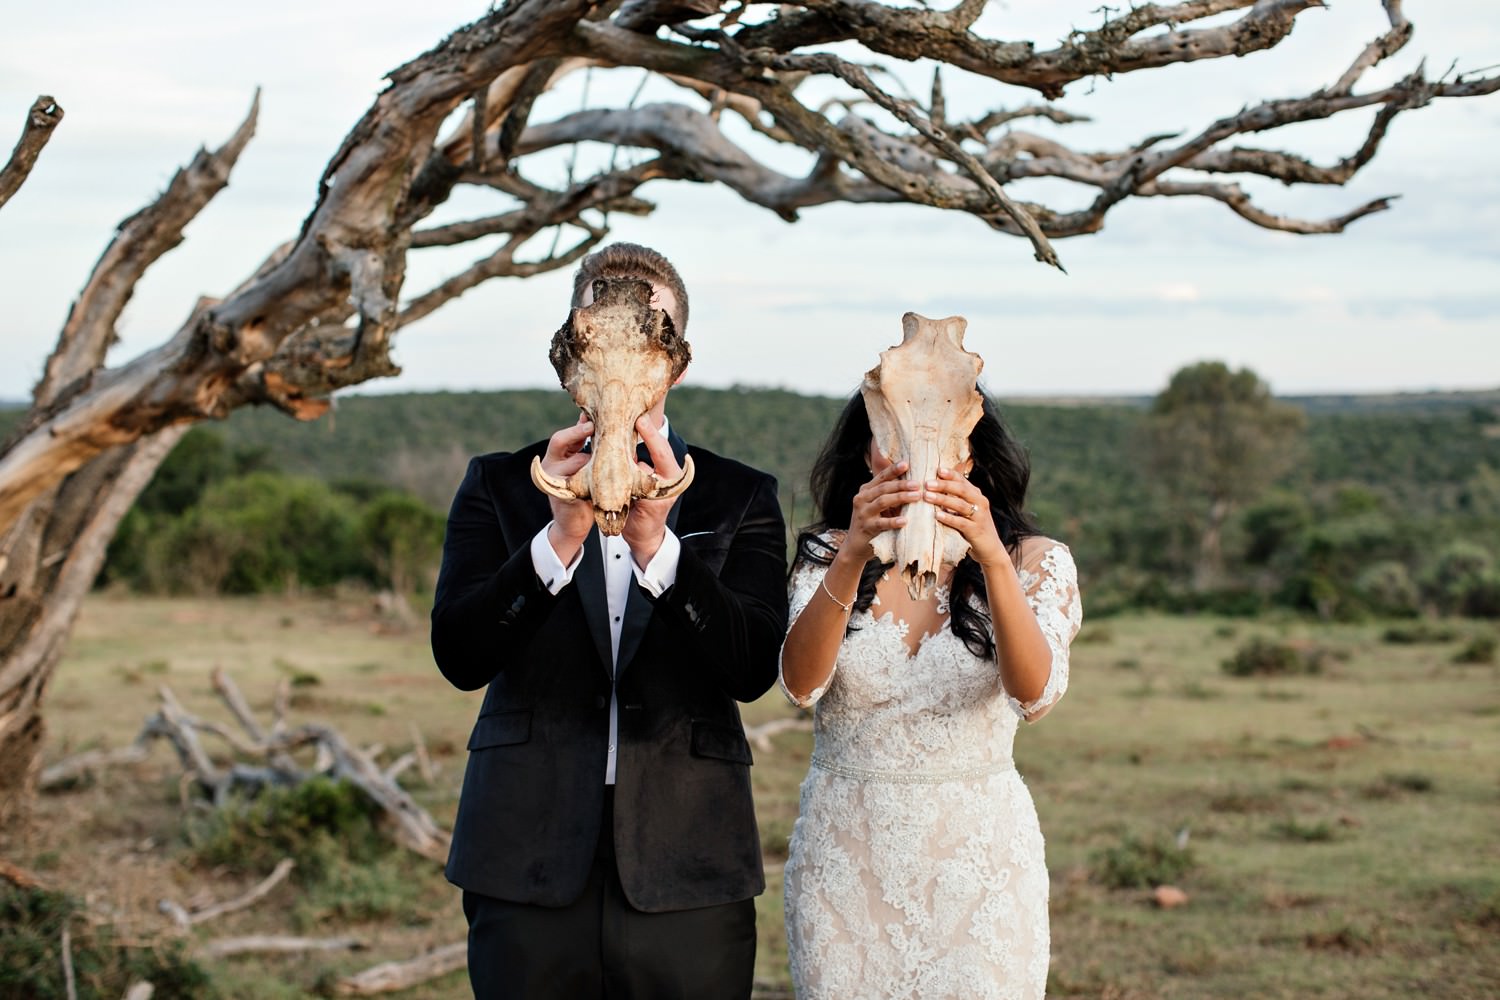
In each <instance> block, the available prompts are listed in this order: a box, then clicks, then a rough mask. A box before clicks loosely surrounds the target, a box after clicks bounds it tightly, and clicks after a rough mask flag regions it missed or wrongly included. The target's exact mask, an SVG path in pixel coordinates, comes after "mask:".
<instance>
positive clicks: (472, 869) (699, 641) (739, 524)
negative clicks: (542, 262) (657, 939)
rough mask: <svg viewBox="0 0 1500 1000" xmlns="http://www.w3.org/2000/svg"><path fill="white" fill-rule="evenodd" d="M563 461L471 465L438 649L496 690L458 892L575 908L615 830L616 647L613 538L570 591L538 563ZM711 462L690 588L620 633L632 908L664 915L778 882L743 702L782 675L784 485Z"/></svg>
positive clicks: (478, 742)
mask: <svg viewBox="0 0 1500 1000" xmlns="http://www.w3.org/2000/svg"><path fill="white" fill-rule="evenodd" d="M672 442H673V448H674V450H675V451H677V453H678V456H679V460H680V459H681V455H682V454H683V453H684V451H685V448H684V446H683V445H682V442H681V440H680V439H678V438H677V437H676V435H675V434H674V435H672ZM545 448H546V443H545V442H539V443H537V444H534V445H532V446H530V447H529V448H526V449H525V450H523V451H518V452H513V453H509V454H494V455H484V456H481V457H479V458H476V459H474V460H473V461H471V462H470V464H469V469H468V473H467V475H466V476H465V477H464V481H463V484H462V485H461V486H460V487H459V489H458V494H457V496H455V497H454V499H453V509H452V511H451V512H450V514H449V515H448V532H447V536H446V538H445V540H444V542H443V565H442V571H441V573H440V574H439V577H438V584H437V594H436V601H435V603H434V605H433V609H432V651H433V655H434V657H435V658H436V660H437V665H438V669H440V670H441V671H442V672H443V676H445V677H447V678H448V680H449V681H451V682H452V683H453V684H454V685H455V686H456V687H458V688H461V689H463V690H466V691H468V690H474V689H477V688H480V687H484V686H485V685H488V686H489V689H488V690H487V691H486V692H485V697H484V704H483V707H482V708H481V710H480V713H479V719H478V721H477V722H476V724H475V726H474V730H473V734H472V735H471V736H470V738H469V764H468V770H467V772H466V773H465V775H464V784H463V793H462V796H461V798H460V800H459V806H458V818H457V820H456V821H455V823H454V828H453V847H452V850H451V852H450V854H449V858H448V867H447V876H448V878H449V880H450V881H452V882H454V883H455V884H457V885H459V886H461V887H463V888H465V889H468V890H471V891H473V892H478V893H482V894H484V895H487V896H493V897H496V898H499V899H506V900H511V901H513V902H521V903H535V904H539V905H543V906H564V905H567V904H568V903H571V902H573V901H574V900H576V899H577V898H578V897H579V896H580V895H581V894H582V892H583V888H584V884H585V880H586V879H587V877H588V873H589V868H590V865H591V864H592V861H593V857H594V850H595V846H596V844H597V841H598V836H599V824H600V821H601V815H602V811H603V799H604V791H603V789H604V766H605V751H606V746H607V741H608V726H609V695H610V636H609V623H608V622H607V621H606V617H607V607H606V598H605V593H604V572H603V566H602V560H601V558H600V548H599V544H600V543H599V535H598V530H597V529H595V530H594V532H593V533H592V534H590V536H589V540H588V542H587V544H586V545H585V551H584V554H583V561H582V562H581V563H580V564H579V567H578V570H577V571H576V573H575V574H574V577H573V581H572V583H570V584H569V585H567V586H565V587H564V588H563V589H562V590H561V591H559V592H558V593H557V594H556V595H555V596H554V595H553V594H550V593H548V591H547V588H546V587H545V586H543V585H542V582H541V581H540V580H538V579H537V575H536V572H535V570H534V569H533V567H532V563H531V551H530V547H531V540H532V538H533V537H534V536H535V535H536V533H537V532H538V531H540V530H541V528H542V526H543V525H545V524H546V523H547V522H548V521H549V520H550V519H551V513H550V511H549V508H548V504H547V498H546V497H545V496H544V495H543V494H542V493H541V492H540V491H539V490H537V488H536V487H535V486H534V485H532V482H531V478H530V472H529V469H530V466H531V459H532V456H534V455H540V454H542V453H543V452H544V451H545ZM692 455H693V461H694V462H695V463H696V466H697V474H696V476H695V478H694V481H693V485H692V486H691V487H689V488H688V490H687V491H686V492H685V493H683V494H682V496H681V497H680V498H679V499H678V501H677V504H676V506H675V507H674V508H673V510H672V513H671V517H670V518H669V521H668V523H669V525H670V526H671V527H672V530H673V531H674V532H675V533H676V535H677V536H678V538H679V539H680V540H681V542H682V555H681V558H680V560H679V562H678V566H677V580H676V583H675V584H674V585H673V586H672V587H670V588H669V589H668V590H667V591H666V592H665V593H663V594H662V595H661V597H660V598H657V599H655V600H653V599H652V598H651V597H650V596H649V595H648V594H647V593H646V591H644V590H642V589H641V588H640V587H639V586H633V587H632V589H631V592H630V597H629V602H628V605H627V610H626V614H625V619H626V620H625V622H624V623H622V631H621V637H620V657H619V679H618V698H619V735H618V747H617V751H616V762H615V772H616V773H615V820H614V840H615V849H616V855H617V858H618V864H619V870H620V882H621V884H622V885H623V887H624V889H625V895H626V897H627V898H628V899H629V900H630V902H631V904H632V905H633V906H635V907H636V908H637V909H639V910H644V911H648V912H657V911H665V910H680V909H689V908H692V907H699V906H708V905H713V904H718V903H727V902H733V901H735V900H740V899H746V898H749V897H751V896H754V895H757V894H759V893H760V892H761V891H762V890H764V888H765V875H764V873H763V871H762V868H761V852H760V837H759V833H758V831H757V829H756V825H755V812H754V805H753V802H752V800H751V796H750V765H751V757H750V747H749V745H748V743H747V742H746V740H745V732H744V728H743V726H742V725H741V723H740V716H739V709H738V706H737V705H736V701H752V700H754V699H756V698H758V697H760V696H761V695H762V694H764V693H765V692H766V691H767V690H768V689H769V688H770V687H771V685H772V684H774V683H775V681H776V671H777V657H778V655H779V651H780V647H781V641H782V638H783V637H784V635H785V632H786V617H787V601H786V535H785V528H784V525H783V522H782V517H781V508H780V505H779V504H778V503H777V500H776V481H775V479H773V478H772V477H771V476H768V475H766V474H765V473H762V472H758V471H756V470H754V469H751V468H749V467H748V466H745V465H741V464H740V463H738V462H734V461H730V460H729V459H725V458H721V457H719V456H717V455H715V454H713V453H712V452H708V451H704V450H702V449H699V448H694V449H693V450H692Z"/></svg>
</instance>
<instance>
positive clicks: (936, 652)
mask: <svg viewBox="0 0 1500 1000" xmlns="http://www.w3.org/2000/svg"><path fill="white" fill-rule="evenodd" d="M824 570H825V567H823V566H820V565H817V564H816V563H811V562H808V561H806V560H803V561H802V562H801V563H799V564H798V566H797V568H796V570H795V571H794V572H793V574H792V582H791V588H790V589H791V595H790V596H791V600H790V605H791V607H790V618H789V620H790V621H793V622H795V621H796V620H797V616H798V615H800V614H801V613H802V609H803V608H804V607H806V606H807V602H808V601H810V600H811V599H812V596H813V595H814V594H815V593H817V591H818V588H819V586H820V585H821V583H822V580H823V572H824ZM1017 575H1018V576H1019V578H1020V582H1021V589H1022V591H1024V592H1025V594H1026V601H1027V604H1029V605H1030V607H1031V610H1032V613H1033V614H1035V615H1036V619H1037V624H1038V625H1040V626H1041V629H1042V634H1043V635H1044V636H1046V638H1047V645H1048V646H1049V647H1050V648H1051V650H1052V671H1051V673H1050V674H1049V675H1048V678H1047V686H1046V688H1045V689H1044V690H1043V691H1042V694H1041V697H1039V698H1037V699H1036V700H1035V701H1033V702H1030V703H1028V704H1025V705H1022V704H1021V703H1020V702H1018V701H1016V700H1015V699H1014V698H1011V697H1010V696H1009V695H1007V694H1006V693H1005V691H1004V689H1003V688H1002V687H1001V685H1000V681H999V675H998V673H997V672H996V670H995V665H994V664H993V663H989V662H987V661H981V660H979V658H978V657H975V656H974V654H973V653H971V652H970V651H969V650H968V648H967V647H966V646H964V644H963V640H961V639H959V638H958V636H956V635H954V634H953V632H952V630H951V629H949V628H947V627H944V628H943V629H942V630H941V631H940V632H938V633H937V634H935V635H927V636H924V637H923V638H922V642H921V646H920V647H919V648H918V651H917V654H916V655H915V656H911V657H909V660H910V661H911V664H912V665H913V669H903V670H889V671H888V670H885V669H884V666H885V664H884V663H883V662H881V661H883V660H884V656H883V655H882V656H878V657H876V660H875V661H873V662H872V660H871V659H870V657H869V655H868V654H869V653H870V652H871V651H872V650H874V649H884V648H886V640H887V639H889V638H891V637H894V638H896V639H898V640H904V639H905V638H906V635H907V625H906V623H905V622H901V621H896V620H895V619H894V618H893V617H892V616H891V615H890V614H889V613H882V612H881V610H880V606H879V604H878V603H876V604H874V605H872V606H871V607H870V608H868V609H866V610H864V611H861V612H858V613H856V614H855V615H854V616H853V618H852V619H851V620H850V625H851V626H853V628H854V629H856V630H857V631H854V632H852V633H851V634H850V635H849V636H847V637H846V638H845V640H844V644H843V647H842V648H841V650H840V652H839V657H838V660H837V661H836V662H835V664H834V674H833V678H837V677H838V676H839V674H840V673H846V672H848V671H849V670H851V669H852V670H853V671H854V672H855V673H856V674H857V675H859V674H863V675H868V676H864V677H861V676H855V677H852V678H848V679H847V681H846V683H844V684H842V685H839V686H840V687H842V688H844V693H843V695H842V696H841V698H840V700H845V699H849V698H852V699H854V703H855V704H858V703H859V702H860V700H861V699H872V700H869V701H867V702H866V704H868V705H870V706H871V707H875V706H878V705H880V704H886V705H890V704H892V703H893V702H894V701H896V700H899V702H900V710H901V711H902V712H903V713H905V714H913V713H918V714H926V715H931V714H941V713H943V712H944V711H945V710H948V709H951V708H952V707H954V706H957V705H959V704H962V703H969V704H973V703H975V702H984V703H986V704H988V703H990V702H993V701H995V700H996V699H997V698H999V699H1000V700H1001V701H1002V702H1004V703H1006V704H1008V705H1009V706H1010V707H1011V708H1012V709H1013V710H1014V714H1016V715H1019V717H1021V718H1024V719H1027V720H1028V721H1031V722H1035V721H1036V720H1037V719H1039V718H1041V717H1042V716H1043V715H1045V714H1047V712H1048V711H1049V710H1050V709H1051V708H1052V706H1053V705H1054V704H1056V703H1057V700H1058V699H1059V698H1061V697H1062V696H1063V693H1064V692H1065V691H1067V689H1068V647H1069V644H1070V643H1071V642H1072V641H1073V636H1075V635H1077V634H1078V628H1079V625H1080V624H1081V623H1082V621H1083V604H1082V601H1081V599H1080V597H1079V593H1078V570H1077V568H1076V567H1075V566H1074V564H1073V556H1072V553H1070V552H1069V551H1068V547H1067V546H1066V545H1063V544H1062V543H1061V542H1055V541H1053V540H1052V539H1050V538H1039V537H1038V538H1028V539H1026V540H1025V541H1024V542H1023V543H1022V545H1021V552H1020V566H1019V567H1018V569H1017ZM936 599H937V601H938V604H939V610H940V611H946V610H947V608H946V607H945V605H946V604H947V600H948V596H947V591H946V589H945V588H939V589H938V592H937V595H936ZM900 652H901V653H902V654H903V656H904V654H905V650H904V649H903V650H901V651H900ZM930 658H936V660H937V661H938V662H937V663H935V664H934V663H932V662H931V659H930ZM918 661H924V662H923V669H915V664H916V663H917V662H918ZM846 664H847V665H848V666H846ZM896 666H900V664H896ZM931 670H936V671H937V672H938V673H940V674H944V673H949V672H952V673H953V674H954V679H956V680H959V682H960V683H959V686H957V687H950V686H947V685H943V686H939V687H936V688H933V689H931V690H928V685H927V684H926V683H924V682H923V681H922V679H921V678H922V676H923V675H925V674H929V673H930V672H931ZM833 678H830V680H829V682H828V683H827V684H825V685H824V686H823V687H821V688H818V689H817V690H816V691H813V692H812V694H811V695H810V696H808V697H806V698H798V697H797V696H796V695H795V694H793V693H792V692H791V691H790V690H788V689H787V686H786V681H785V679H784V678H783V679H782V682H781V690H782V693H783V694H785V695H786V697H787V700H789V701H790V702H791V703H792V704H794V705H798V706H800V707H803V708H807V707H809V706H811V705H813V704H814V703H815V702H817V701H818V700H819V699H821V698H822V697H823V695H824V693H825V692H827V691H828V689H829V688H830V687H831V686H833ZM901 688H910V690H906V691H901V692H900V694H901V695H902V696H901V697H900V698H899V699H897V698H896V695H897V693H898V689H901ZM1012 721H1014V720H1012ZM1014 730H1015V727H1014V725H1013V724H1012V726H1011V733H1012V735H1013V734H1014ZM1006 742H1007V744H1008V743H1009V740H1007V741H1006Z"/></svg>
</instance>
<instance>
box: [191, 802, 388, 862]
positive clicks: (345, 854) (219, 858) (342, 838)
mask: <svg viewBox="0 0 1500 1000" xmlns="http://www.w3.org/2000/svg"><path fill="white" fill-rule="evenodd" d="M378 812H379V810H378V808H377V807H376V806H375V804H374V803H373V802H371V801H370V800H369V799H368V798H367V797H366V796H365V794H364V793H363V792H361V791H360V790H359V789H358V788H356V787H355V786H354V785H352V784H350V783H348V782H346V781H334V780H332V779H330V778H325V777H315V778H310V779H308V780H307V781H304V782H301V783H300V784H297V785H293V786H290V787H284V788H268V789H265V790H263V791H262V792H261V793H260V794H259V795H257V796H256V797H254V798H252V799H248V800H247V799H243V798H237V799H234V800H232V801H231V802H229V803H228V804H226V805H224V806H222V807H220V808H218V809H215V810H214V811H213V812H212V813H209V814H207V815H206V816H202V817H197V818H195V819H193V820H190V821H189V824H188V826H187V829H186V833H187V837H188V842H189V844H190V845H191V846H192V848H193V854H194V855H195V857H196V858H197V860H198V861H199V862H200V863H201V864H205V865H225V866H228V867H230V868H233V869H236V870H239V871H245V872H266V871H270V869H271V868H273V867H275V865H276V863H277V862H278V861H280V860H281V859H282V858H286V857H290V858H291V859H292V860H293V861H295V862H296V863H297V869H296V877H297V879H298V880H299V881H301V882H303V883H304V884H306V883H313V882H318V881H320V880H323V879H324V878H326V877H327V876H328V875H329V873H330V872H332V871H333V870H334V869H335V868H336V867H337V865H338V862H339V860H340V859H342V858H348V859H352V860H356V861H368V860H372V859H374V858H376V857H378V856H380V855H381V854H383V853H384V852H385V851H387V850H388V849H389V848H388V845H387V842H386V840H385V839H384V838H383V837H382V836H381V835H380V832H379V831H378V830H377V829H376V825H375V824H376V817H377V815H378Z"/></svg>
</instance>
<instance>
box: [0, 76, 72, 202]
mask: <svg viewBox="0 0 1500 1000" xmlns="http://www.w3.org/2000/svg"><path fill="white" fill-rule="evenodd" d="M62 120H63V109H62V105H60V104H58V103H57V101H56V100H54V99H53V98H51V97H47V96H46V95H43V96H41V97H38V98H37V99H36V100H35V101H34V102H32V105H31V110H30V111H28V112H27V113H26V125H25V127H24V128H22V129H21V138H20V139H18V140H16V148H15V149H13V150H12V151H11V154H10V160H9V161H7V162H6V164H5V167H4V168H3V169H0V207H3V206H4V205H5V203H6V202H8V201H10V199H11V195H13V194H15V193H16V192H17V191H19V190H20V189H21V185H22V184H24V183H25V182H26V178H27V177H28V176H29V175H30V174H31V168H32V167H34V166H36V158H37V157H38V156H40V155H41V152H42V147H43V146H45V145H47V140H49V139H51V138H52V130H53V129H55V128H57V126H58V123H60V122H61V121H62Z"/></svg>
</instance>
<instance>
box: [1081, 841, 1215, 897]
mask: <svg viewBox="0 0 1500 1000" xmlns="http://www.w3.org/2000/svg"><path fill="white" fill-rule="evenodd" d="M1196 864H1197V861H1196V859H1195V858H1194V857H1193V852H1192V851H1191V849H1189V848H1186V847H1178V846H1177V844H1176V842H1174V841H1173V840H1172V839H1171V838H1168V837H1165V836H1159V837H1156V838H1153V839H1151V840H1140V839H1138V838H1137V837H1135V836H1133V835H1130V834H1127V835H1126V836H1125V837H1124V839H1122V840H1121V841H1120V843H1119V844H1118V845H1116V846H1114V847H1106V848H1104V849H1103V850H1101V851H1098V852H1097V853H1095V855H1094V858H1093V865H1092V867H1091V874H1092V875H1093V877H1094V879H1095V880H1096V881H1098V882H1100V883H1101V884H1103V885H1105V886H1107V887H1109V888H1111V889H1149V888H1152V887H1154V886H1158V885H1167V884H1169V883H1172V882H1175V881H1177V880H1178V879H1179V878H1181V877H1182V876H1183V875H1184V874H1186V873H1187V872H1188V871H1190V870H1192V869H1193V867H1195V866H1196Z"/></svg>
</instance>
